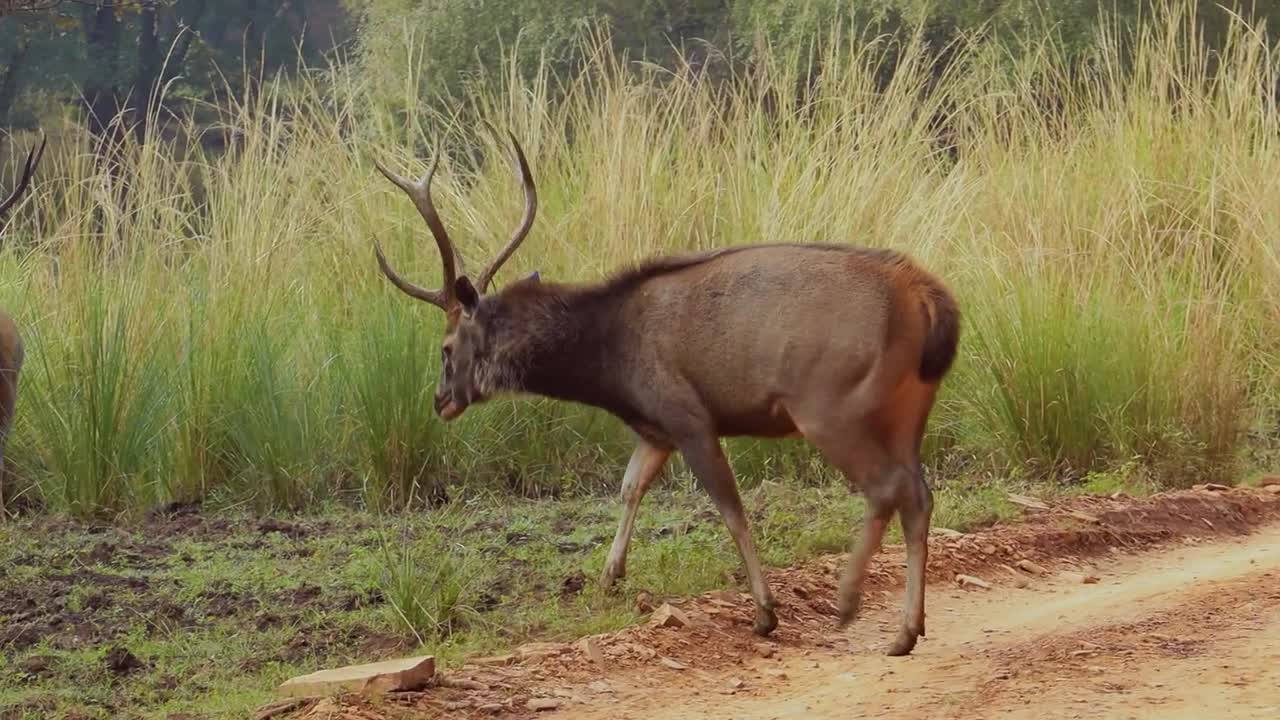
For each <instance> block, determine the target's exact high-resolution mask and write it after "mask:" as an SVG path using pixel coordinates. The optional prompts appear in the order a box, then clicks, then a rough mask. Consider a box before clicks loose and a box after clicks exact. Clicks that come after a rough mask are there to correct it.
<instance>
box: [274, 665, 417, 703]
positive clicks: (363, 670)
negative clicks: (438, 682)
mask: <svg viewBox="0 0 1280 720" xmlns="http://www.w3.org/2000/svg"><path fill="white" fill-rule="evenodd" d="M435 674H436V659H435V657H434V656H432V655H419V656H417V657H410V658H399V659H396V660H384V661H382V662H376V663H368V664H365V665H348V666H346V667H340V668H334V669H331V670H318V671H316V672H313V673H311V674H309V675H300V676H298V677H295V678H290V679H288V680H286V681H284V682H283V683H281V684H280V686H279V688H277V690H278V691H279V692H282V693H284V694H286V695H295V696H297V695H325V694H329V693H331V692H333V691H335V690H348V691H356V692H375V693H384V692H400V691H405V690H419V689H421V688H423V687H426V685H427V684H428V683H430V682H431V679H432V678H434V677H435Z"/></svg>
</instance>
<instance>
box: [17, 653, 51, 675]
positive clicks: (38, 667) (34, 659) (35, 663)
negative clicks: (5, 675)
mask: <svg viewBox="0 0 1280 720" xmlns="http://www.w3.org/2000/svg"><path fill="white" fill-rule="evenodd" d="M52 666H53V658H52V657H50V656H48V655H32V656H31V657H29V658H26V659H24V660H23V661H22V662H20V663H18V669H19V670H21V671H22V672H24V673H26V674H28V675H32V676H35V675H44V674H45V673H47V672H49V671H50V669H51V668H52Z"/></svg>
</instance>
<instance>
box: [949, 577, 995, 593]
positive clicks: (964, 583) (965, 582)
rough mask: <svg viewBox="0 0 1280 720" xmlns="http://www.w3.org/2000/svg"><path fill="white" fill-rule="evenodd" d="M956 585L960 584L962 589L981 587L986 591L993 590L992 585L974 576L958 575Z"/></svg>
mask: <svg viewBox="0 0 1280 720" xmlns="http://www.w3.org/2000/svg"><path fill="white" fill-rule="evenodd" d="M956 583H957V584H959V585H960V587H980V588H982V589H984V590H990V589H991V583H989V582H987V581H986V580H983V579H982V578H976V577H974V576H972V575H956Z"/></svg>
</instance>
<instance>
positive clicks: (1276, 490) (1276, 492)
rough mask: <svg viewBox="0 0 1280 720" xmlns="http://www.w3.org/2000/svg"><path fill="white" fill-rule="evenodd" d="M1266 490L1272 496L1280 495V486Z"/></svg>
mask: <svg viewBox="0 0 1280 720" xmlns="http://www.w3.org/2000/svg"><path fill="white" fill-rule="evenodd" d="M1265 489H1266V491H1267V492H1269V493H1271V494H1272V495H1280V485H1268V486H1267V487H1266V488H1265Z"/></svg>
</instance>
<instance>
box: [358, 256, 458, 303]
mask: <svg viewBox="0 0 1280 720" xmlns="http://www.w3.org/2000/svg"><path fill="white" fill-rule="evenodd" d="M373 253H374V255H377V257H378V267H379V268H381V269H382V274H383V275H386V276H387V279H388V280H390V281H391V284H392V285H395V286H396V287H398V288H400V291H401V292H403V293H404V294H405V295H408V296H409V297H412V298H417V299H418V300H422V301H423V302H429V303H431V304H432V305H435V306H436V307H438V308H441V309H448V302H447V300H448V299H447V298H446V297H445V295H444V293H443V292H441V291H440V290H428V289H426V288H424V287H421V286H419V285H414V284H413V283H411V282H409V281H408V280H405V279H404V278H402V277H400V275H399V274H398V273H396V271H395V270H392V269H391V265H390V264H388V263H387V257H386V256H385V255H383V254H382V243H380V242H378V241H377V240H374V241H373Z"/></svg>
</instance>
